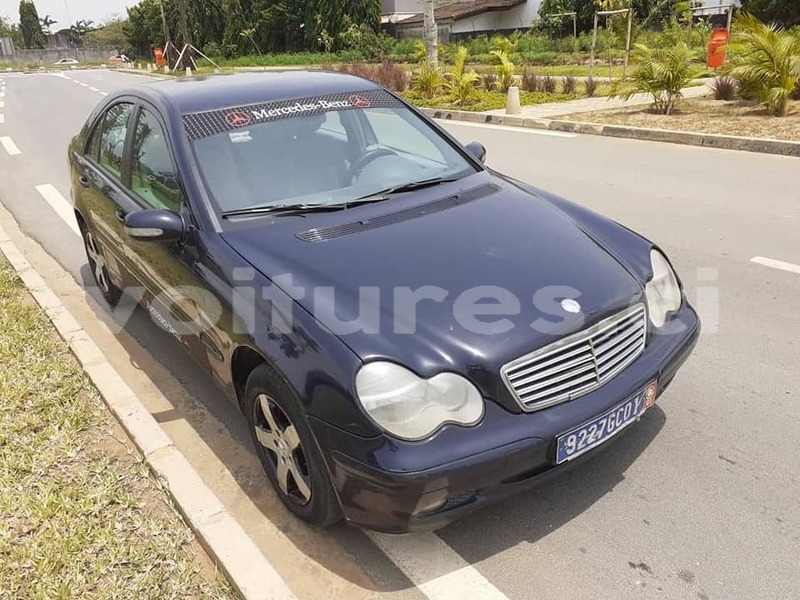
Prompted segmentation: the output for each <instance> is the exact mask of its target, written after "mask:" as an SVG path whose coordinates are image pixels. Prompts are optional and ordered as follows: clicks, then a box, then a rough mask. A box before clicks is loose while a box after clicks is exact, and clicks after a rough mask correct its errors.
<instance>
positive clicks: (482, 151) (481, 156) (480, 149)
mask: <svg viewBox="0 0 800 600" xmlns="http://www.w3.org/2000/svg"><path fill="white" fill-rule="evenodd" d="M466 148H467V151H468V152H469V153H470V154H472V156H474V157H475V158H477V159H478V160H479V161H481V162H486V146H484V145H483V144H481V143H480V142H470V143H469V144H467V146H466Z"/></svg>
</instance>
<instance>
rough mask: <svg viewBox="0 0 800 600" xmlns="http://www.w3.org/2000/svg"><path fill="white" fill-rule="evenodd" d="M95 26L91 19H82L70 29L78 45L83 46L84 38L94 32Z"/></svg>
mask: <svg viewBox="0 0 800 600" xmlns="http://www.w3.org/2000/svg"><path fill="white" fill-rule="evenodd" d="M93 25H94V21H92V20H91V19H81V20H80V21H76V22H75V25H73V26H72V27H70V28H69V29H70V31H71V32H72V38H73V40H74V41H75V43H76V45H81V46H82V45H83V38H85V37H86V34H87V33H89V32H90V31H94V29H95V28H94V27H93Z"/></svg>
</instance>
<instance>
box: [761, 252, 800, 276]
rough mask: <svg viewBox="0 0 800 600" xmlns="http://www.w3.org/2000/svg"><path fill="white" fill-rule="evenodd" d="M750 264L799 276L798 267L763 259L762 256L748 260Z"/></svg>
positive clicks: (799, 266)
mask: <svg viewBox="0 0 800 600" xmlns="http://www.w3.org/2000/svg"><path fill="white" fill-rule="evenodd" d="M750 262H753V263H756V264H757V265H762V266H765V267H770V268H771V269H778V270H779V271H787V272H789V273H796V274H798V275H800V265H795V264H793V263H788V262H783V261H782V260H775V259H773V258H765V257H763V256H756V257H754V258H751V259H750Z"/></svg>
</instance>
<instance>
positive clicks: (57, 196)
mask: <svg viewBox="0 0 800 600" xmlns="http://www.w3.org/2000/svg"><path fill="white" fill-rule="evenodd" d="M36 191H37V192H39V195H40V196H41V197H42V198H44V199H45V201H46V202H47V203H48V204H49V205H50V208H52V209H53V211H55V213H56V214H57V215H58V216H59V217H61V220H62V221H64V223H66V224H67V227H69V228H70V229H72V231H73V232H74V233H75V235H80V234H81V232H80V230H79V229H78V222H77V221H76V220H75V210H74V208H73V207H72V204H70V203H69V201H68V200H67V199H66V198H64V196H62V195H61V193H60V192H59V191H58V190H57V189H56V188H55V186H54V185H52V184H50V183H45V184H43V185H37V186H36Z"/></svg>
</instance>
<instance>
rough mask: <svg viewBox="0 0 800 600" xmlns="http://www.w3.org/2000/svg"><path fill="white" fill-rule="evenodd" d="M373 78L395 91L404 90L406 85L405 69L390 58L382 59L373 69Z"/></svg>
mask: <svg viewBox="0 0 800 600" xmlns="http://www.w3.org/2000/svg"><path fill="white" fill-rule="evenodd" d="M373 79H374V81H377V82H378V83H380V84H381V85H382V86H384V87H387V88H389V89H390V90H394V91H395V92H404V91H406V88H407V87H408V79H407V77H406V71H405V69H403V67H401V66H400V65H398V64H397V63H395V62H392V61H391V60H385V61H383V62H382V63H381V64H380V65H379V66H378V67H377V68H376V69H375V73H374V77H373Z"/></svg>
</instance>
